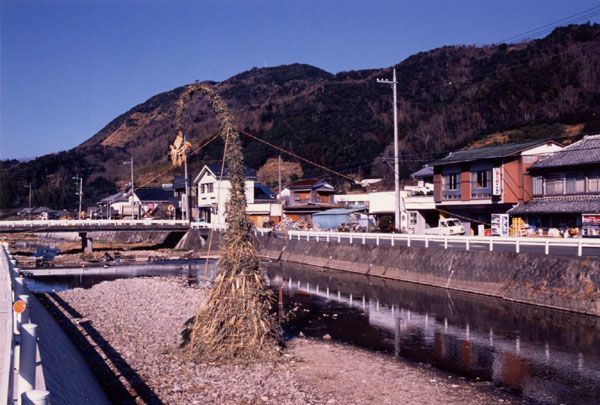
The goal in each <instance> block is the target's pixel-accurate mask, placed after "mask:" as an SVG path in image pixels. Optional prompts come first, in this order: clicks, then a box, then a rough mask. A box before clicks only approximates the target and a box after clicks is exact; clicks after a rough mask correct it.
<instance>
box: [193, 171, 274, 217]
mask: <svg viewBox="0 0 600 405" xmlns="http://www.w3.org/2000/svg"><path fill="white" fill-rule="evenodd" d="M244 171H245V173H244V174H245V175H246V179H247V180H246V183H245V189H244V191H245V195H246V212H247V213H248V216H249V219H250V221H252V222H253V223H254V225H255V226H257V227H262V226H267V225H268V224H269V223H271V224H272V223H279V221H280V220H281V205H280V204H279V203H278V202H277V200H276V199H275V197H274V195H273V193H271V191H270V190H268V189H267V188H266V187H265V186H263V185H262V184H261V183H257V182H256V181H255V180H256V174H254V172H252V171H251V170H250V169H247V168H245V169H244ZM194 184H196V186H197V190H198V191H197V195H198V203H197V205H196V209H197V210H198V218H199V219H200V220H201V221H206V222H207V223H213V224H217V225H224V224H225V218H226V215H227V202H228V201H229V197H230V195H231V181H230V179H229V171H228V170H227V167H225V171H224V173H223V175H222V176H221V165H217V164H213V165H205V166H204V167H203V168H202V170H201V171H200V173H198V175H197V176H196V178H195V179H194Z"/></svg>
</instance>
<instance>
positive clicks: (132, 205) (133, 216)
mask: <svg viewBox="0 0 600 405" xmlns="http://www.w3.org/2000/svg"><path fill="white" fill-rule="evenodd" d="M123 164H124V165H130V166H131V196H130V197H129V198H131V219H132V220H133V219H135V215H134V214H133V207H134V200H133V190H134V187H133V156H132V157H131V160H130V161H128V162H123Z"/></svg>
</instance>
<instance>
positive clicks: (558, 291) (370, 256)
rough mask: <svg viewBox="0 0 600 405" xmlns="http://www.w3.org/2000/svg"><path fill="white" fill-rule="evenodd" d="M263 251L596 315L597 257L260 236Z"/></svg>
mask: <svg viewBox="0 0 600 405" xmlns="http://www.w3.org/2000/svg"><path fill="white" fill-rule="evenodd" d="M259 248H260V252H261V255H262V256H263V257H266V258H269V259H272V260H282V261H287V262H293V263H301V264H306V265H312V266H319V267H324V268H329V269H335V270H342V271H348V272H353V273H359V274H365V275H368V276H376V277H383V278H388V279H393V280H401V281H408V282H413V283H419V284H426V285H430V286H436V287H443V288H449V289H454V290H460V291H467V292H471V293H477V294H484V295H491V296H494V297H500V298H504V299H507V300H513V301H519V302H524V303H528V304H533V305H541V306H546V307H551V308H557V309H563V310H569V311H576V312H582V313H587V314H592V315H600V260H597V259H595V258H580V257H563V256H554V255H539V254H526V253H511V252H473V251H461V250H444V249H427V248H418V247H410V248H409V247H400V246H394V247H392V246H371V245H350V244H338V243H325V242H312V241H311V242H308V241H297V240H284V239H277V238H261V240H260V242H259Z"/></svg>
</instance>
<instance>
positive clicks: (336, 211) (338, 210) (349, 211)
mask: <svg viewBox="0 0 600 405" xmlns="http://www.w3.org/2000/svg"><path fill="white" fill-rule="evenodd" d="M366 209H367V208H366V207H363V208H332V209H330V210H327V211H321V212H319V213H316V214H313V215H344V214H352V213H353V212H358V211H365V210H366Z"/></svg>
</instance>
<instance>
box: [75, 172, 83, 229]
mask: <svg viewBox="0 0 600 405" xmlns="http://www.w3.org/2000/svg"><path fill="white" fill-rule="evenodd" d="M73 180H75V181H76V182H79V192H77V193H75V195H78V196H79V211H77V218H79V219H81V198H82V197H83V178H82V177H79V174H77V176H75V177H73Z"/></svg>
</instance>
